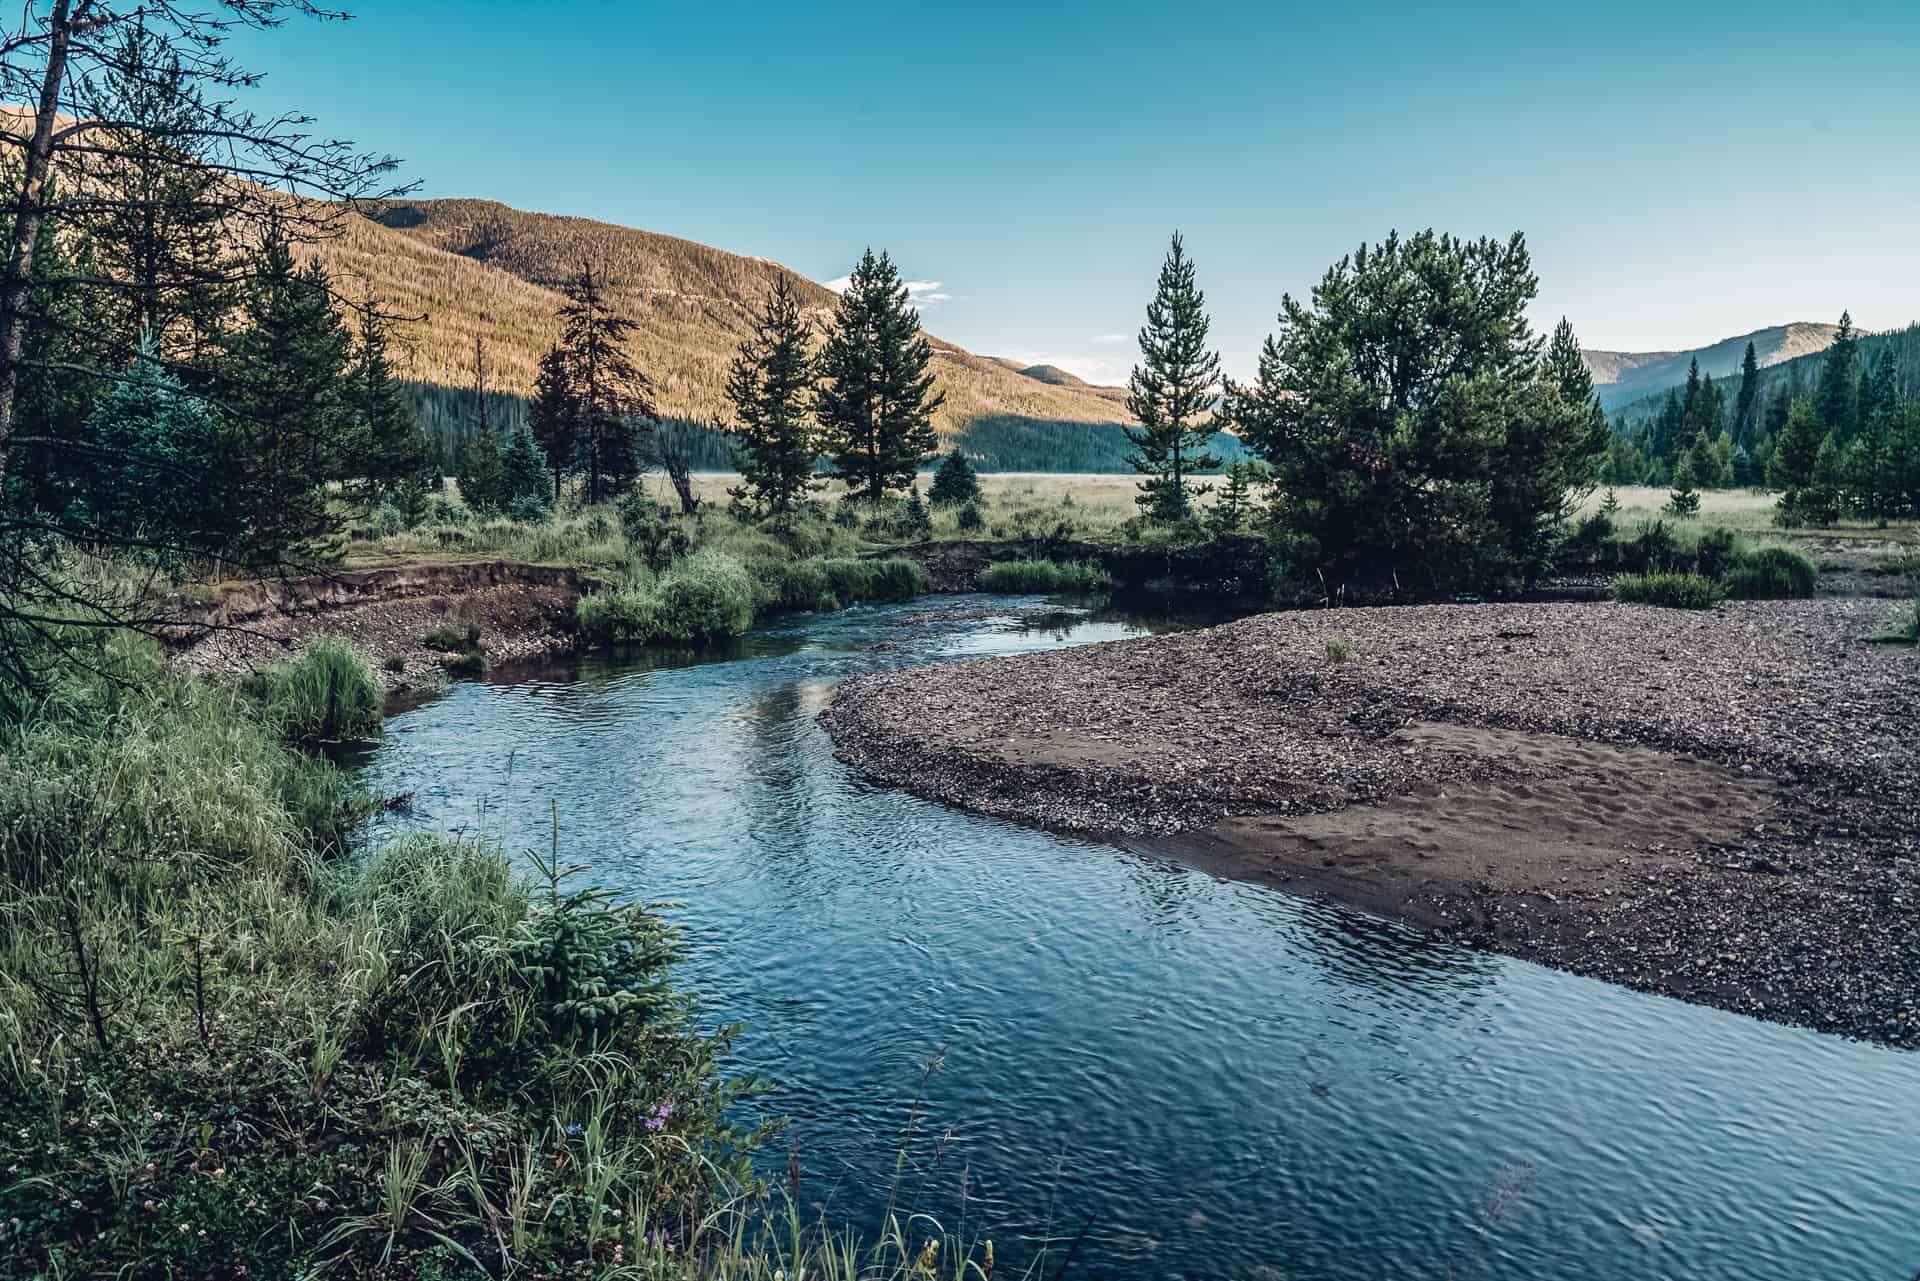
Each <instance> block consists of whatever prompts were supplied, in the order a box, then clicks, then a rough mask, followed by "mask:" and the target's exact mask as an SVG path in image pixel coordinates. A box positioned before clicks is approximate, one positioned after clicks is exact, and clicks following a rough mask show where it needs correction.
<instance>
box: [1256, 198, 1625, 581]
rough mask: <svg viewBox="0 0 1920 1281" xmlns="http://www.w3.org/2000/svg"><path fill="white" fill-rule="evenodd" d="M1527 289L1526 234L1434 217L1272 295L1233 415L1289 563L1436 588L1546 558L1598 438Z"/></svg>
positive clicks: (1539, 566)
mask: <svg viewBox="0 0 1920 1281" xmlns="http://www.w3.org/2000/svg"><path fill="white" fill-rule="evenodd" d="M1536 288H1537V280H1536V278H1535V276H1534V274H1533V267H1532V262H1531V259H1530V257H1529V255H1528V253H1527V248H1526V242H1525V240H1524V239H1523V238H1522V237H1520V236H1519V235H1515V236H1514V237H1512V239H1510V240H1509V241H1507V242H1506V243H1504V244H1502V243H1500V242H1497V241H1493V240H1487V239H1483V240H1478V241H1463V240H1456V239H1454V238H1453V237H1451V236H1438V235H1435V234H1434V233H1432V232H1430V231H1428V232H1421V233H1419V234H1418V235H1415V236H1412V237H1410V238H1407V239H1404V240H1403V239H1402V238H1401V237H1400V236H1398V235H1397V234H1396V235H1393V236H1390V237H1389V238H1388V239H1387V240H1386V242H1385V243H1383V244H1380V245H1375V246H1367V245H1363V246H1361V247H1360V249H1359V250H1357V251H1356V252H1355V253H1354V254H1352V255H1351V256H1349V257H1347V258H1343V259H1341V261H1340V262H1338V263H1336V264H1335V265H1334V266H1333V267H1332V268H1330V269H1329V270H1328V272H1327V274H1326V276H1325V278H1324V279H1323V280H1322V281H1321V283H1320V284H1319V285H1317V286H1316V287H1315V289H1314V291H1313V296H1312V299H1311V300H1310V302H1308V303H1302V302H1300V301H1298V300H1296V299H1294V298H1292V297H1291V296H1289V297H1286V298H1284V299H1283V300H1282V303H1281V307H1282V311H1281V316H1280V325H1281V327H1280V330H1279V332H1278V333H1277V334H1276V335H1274V336H1273V337H1270V338H1269V339H1268V340H1267V342H1266V344H1265V346H1264V347H1263V349H1262V351H1261V356H1260V364H1259V376H1258V378H1257V380H1256V381H1255V382H1254V384H1253V385H1251V386H1247V387H1241V386H1231V387H1230V388H1229V391H1228V397H1227V414H1228V417H1229V418H1230V419H1231V420H1232V421H1234V422H1235V423H1236V424H1237V425H1238V426H1239V429H1240V434H1241V437H1242V438H1243V439H1244V440H1245V441H1246V442H1247V443H1248V444H1249V446H1251V447H1252V448H1253V449H1255V450H1256V451H1257V452H1259V453H1260V454H1261V455H1262V456H1263V457H1264V458H1265V459H1266V461H1267V462H1268V464H1269V465H1270V466H1271V468H1272V471H1273V483H1274V488H1275V490H1276V500H1275V503H1274V507H1273V521H1274V529H1275V538H1276V552H1277V554H1278V556H1279V558H1280V559H1281V560H1282V562H1283V563H1284V564H1285V565H1286V566H1287V567H1288V570H1289V572H1291V573H1292V574H1294V575H1296V576H1299V577H1304V578H1307V579H1309V580H1314V579H1318V580H1324V582H1325V584H1326V587H1327V589H1328V590H1329V591H1337V590H1339V589H1340V588H1341V587H1342V586H1343V585H1344V584H1346V583H1347V582H1349V581H1350V580H1352V579H1354V578H1356V577H1359V578H1362V579H1366V580H1372V581H1375V582H1399V583H1401V584H1402V585H1403V586H1404V587H1407V588H1412V589H1416V590H1420V589H1424V590H1428V591H1439V590H1448V589H1453V588H1457V587H1462V586H1477V587H1483V588H1484V587H1492V586H1501V585H1506V584H1512V583H1522V582H1525V581H1527V580H1529V579H1531V578H1533V577H1535V576H1537V575H1538V574H1539V573H1540V572H1542V571H1543V570H1544V568H1545V562H1546V559H1547V553H1548V552H1549V550H1550V548H1551V544H1552V541H1553V540H1554V538H1555V537H1556V536H1557V534H1558V531H1559V527H1560V525H1561V522H1562V521H1563V519H1564V516H1565V514H1566V504H1567V501H1568V495H1569V493H1570V492H1574V491H1577V490H1578V489H1579V488H1581V487H1583V486H1585V485H1588V484H1590V483H1591V481H1592V479H1593V476H1594V473H1595V469H1596V467H1597V464H1598V462H1599V458H1600V456H1601V453H1602V451H1603V448H1604V441H1603V440H1601V439H1599V438H1598V433H1597V431H1596V418H1595V415H1594V413H1593V408H1592V406H1591V405H1590V404H1586V403H1570V402H1569V401H1568V399H1567V397H1566V395H1565V393H1564V391H1563V387H1562V385H1561V384H1560V383H1559V382H1557V381H1556V380H1555V377H1554V375H1553V372H1552V367H1551V366H1549V365H1547V364H1546V362H1544V361H1543V360H1542V359H1541V350H1542V345H1543V344H1542V341H1541V339H1540V338H1539V337H1538V336H1536V335H1535V334H1533V332H1532V331H1531V330H1530V329H1529V327H1528V325H1527V320H1526V307H1527V304H1528V303H1529V302H1531V301H1532V299H1533V296H1534V293H1535V290H1536ZM1573 390H1574V391H1575V392H1576V394H1577V391H1578V388H1577V386H1576V387H1575V388H1574V389H1573Z"/></svg>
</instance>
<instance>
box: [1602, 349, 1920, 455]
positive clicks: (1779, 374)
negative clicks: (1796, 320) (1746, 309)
mask: <svg viewBox="0 0 1920 1281" xmlns="http://www.w3.org/2000/svg"><path fill="white" fill-rule="evenodd" d="M1810 327H1811V326H1810ZM1736 341H1738V340H1736ZM1831 345H1832V343H1831V342H1830V341H1829V342H1826V343H1823V344H1822V345H1821V347H1820V348H1819V350H1817V351H1809V352H1807V353H1805V354H1804V355H1799V356H1793V357H1790V358H1788V359H1786V360H1781V361H1777V362H1775V363H1773V364H1765V365H1763V367H1762V368H1761V370H1760V378H1759V395H1760V399H1761V401H1762V402H1763V403H1764V402H1765V401H1767V400H1768V399H1770V398H1771V397H1773V396H1775V395H1777V394H1779V393H1780V392H1781V391H1782V390H1787V391H1789V392H1790V394H1793V395H1806V394H1809V393H1811V392H1812V390H1813V388H1814V387H1815V386H1817V385H1818V383H1819V381H1820V371H1821V368H1822V366H1823V365H1824V364H1825V363H1826V362H1825V352H1826V348H1827V347H1829V346H1831ZM1743 350H1744V348H1743ZM1758 350H1759V344H1758V343H1757V342H1756V343H1755V352H1756V353H1757V352H1758ZM1882 355H1886V356H1889V357H1891V358H1892V360H1893V373H1894V383H1895V386H1896V387H1898V389H1899V392H1900V395H1902V396H1920V324H1912V325H1908V326H1907V327H1906V328H1905V329H1889V330H1885V331H1883V332H1881V333H1877V334H1867V335H1864V336H1862V338H1861V339H1860V349H1859V352H1858V359H1859V362H1860V367H1861V368H1863V369H1867V368H1871V367H1872V366H1873V364H1874V362H1875V361H1877V360H1879V359H1880V358H1881V356H1882ZM1700 364H1701V368H1702V369H1705V368H1706V362H1705V361H1704V360H1703V361H1701V362H1700ZM1680 374H1681V381H1682V382H1684V381H1685V379H1686V369H1685V368H1684V366H1683V367H1682V369H1681V371H1680ZM1716 381H1718V380H1716ZM1738 389H1739V383H1738V380H1737V377H1736V380H1735V381H1734V383H1733V384H1732V385H1731V386H1729V387H1728V389H1727V392H1728V401H1729V403H1731V401H1732V397H1733V394H1734V393H1735V392H1736V391H1738ZM1666 394H1667V388H1666V387H1660V388H1658V389H1655V390H1648V391H1645V392H1643V393H1641V394H1640V395H1639V396H1638V397H1637V398H1635V399H1631V400H1626V401H1619V402H1616V403H1615V404H1614V405H1612V406H1611V407H1610V410H1609V412H1610V413H1611V414H1612V415H1613V419H1614V421H1615V422H1616V423H1617V424H1622V425H1623V426H1624V427H1625V429H1627V430H1629V431H1631V430H1632V429H1633V428H1634V427H1636V426H1637V425H1639V424H1641V423H1644V422H1646V421H1648V420H1650V419H1653V418H1656V417H1658V416H1659V414H1660V411H1661V408H1662V406H1663V403H1664V402H1665V400H1666Z"/></svg>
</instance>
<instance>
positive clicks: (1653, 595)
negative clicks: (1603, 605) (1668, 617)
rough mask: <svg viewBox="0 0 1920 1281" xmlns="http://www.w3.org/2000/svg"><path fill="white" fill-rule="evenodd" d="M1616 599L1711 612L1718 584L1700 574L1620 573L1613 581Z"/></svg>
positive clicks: (1716, 602)
mask: <svg viewBox="0 0 1920 1281" xmlns="http://www.w3.org/2000/svg"><path fill="white" fill-rule="evenodd" d="M1613 594H1614V597H1615V599H1617V600H1622V601H1625V602H1627V603H1629V604H1634V605H1664V606H1667V607H1668V608H1671V609H1712V608H1713V607H1714V606H1715V605H1716V604H1718V603H1719V601H1720V585H1719V584H1718V583H1715V582H1714V581H1713V580H1712V579H1710V578H1703V577H1701V576H1700V575H1699V574H1680V573H1674V572H1672V571H1662V572H1657V573H1651V574H1622V575H1621V576H1620V577H1619V578H1617V579H1615V580H1614V583H1613Z"/></svg>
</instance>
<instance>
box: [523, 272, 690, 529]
mask: <svg viewBox="0 0 1920 1281" xmlns="http://www.w3.org/2000/svg"><path fill="white" fill-rule="evenodd" d="M566 293H567V302H566V305H565V306H563V307H562V308H561V309H560V316H559V319H560V322H561V332H560V338H559V340H558V341H557V342H556V343H555V344H554V345H553V347H552V348H551V349H550V350H549V351H548V352H547V355H546V356H545V357H544V358H543V359H542V360H541V362H540V383H539V389H538V391H537V392H536V395H535V399H534V404H533V409H532V410H531V411H530V413H529V418H530V420H531V423H532V427H533V431H534V435H535V437H536V438H537V439H538V441H539V443H540V445H541V447H542V448H544V449H545V450H546V454H547V458H548V461H549V462H550V463H551V464H552V466H553V468H554V472H555V493H556V496H557V494H558V492H559V479H560V477H561V476H562V475H566V474H571V475H575V476H578V477H579V478H580V483H581V490H582V496H583V497H584V498H585V499H586V501H587V502H589V503H598V502H602V501H604V500H606V499H609V498H614V497H618V496H619V495H620V494H622V493H624V492H625V491H626V490H627V489H629V488H631V487H632V485H633V482H634V481H635V480H636V479H638V477H639V475H640V472H641V470H642V466H643V461H644V459H645V457H646V448H645V442H644V440H643V437H644V436H645V435H646V434H648V433H649V432H651V430H652V427H653V424H654V421H655V420H656V419H657V418H658V417H659V414H658V413H657V412H656V411H655V409H654V407H653V383H652V382H651V380H649V379H648V377H647V375H646V374H645V373H643V372H642V371H641V370H640V369H639V368H638V367H637V366H636V365H635V364H634V363H633V359H632V357H631V356H629V355H628V354H627V343H628V340H629V339H630V337H631V336H632V334H633V332H634V330H635V329H636V328H638V326H637V325H636V324H635V323H634V322H633V321H632V320H630V319H628V318H627V317H626V316H624V315H621V314H620V313H619V312H617V311H614V310H613V308H612V305H611V303H610V301H609V300H608V298H607V296H606V290H605V287H604V285H603V283H602V282H601V281H600V280H599V279H598V278H597V277H596V276H595V275H594V272H593V268H592V267H591V266H583V267H581V269H580V271H579V273H578V274H577V275H575V276H574V277H573V278H572V279H570V280H569V281H568V282H567V285H566Z"/></svg>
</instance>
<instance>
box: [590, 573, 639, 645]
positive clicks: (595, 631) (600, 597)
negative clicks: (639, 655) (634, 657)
mask: <svg viewBox="0 0 1920 1281" xmlns="http://www.w3.org/2000/svg"><path fill="white" fill-rule="evenodd" d="M574 621H575V622H576V623H577V624H578V625H579V627H580V630H581V632H583V633H584V634H585V635H586V636H587V638H588V639H589V640H591V641H593V642H594V643H596V644H600V645H638V644H643V643H645V642H646V641H650V640H652V639H653V638H654V637H656V636H658V635H659V634H660V597H659V595H658V594H657V593H656V592H655V591H654V590H653V584H652V583H651V582H647V583H644V584H640V585H629V586H625V587H616V588H614V589H613V590H612V591H604V592H594V593H593V594H591V595H588V596H582V597H581V598H580V603H579V605H577V606H576V607H575V609H574Z"/></svg>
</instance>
